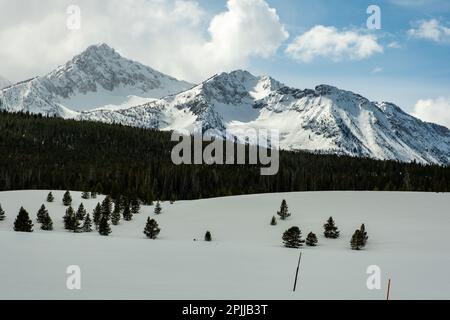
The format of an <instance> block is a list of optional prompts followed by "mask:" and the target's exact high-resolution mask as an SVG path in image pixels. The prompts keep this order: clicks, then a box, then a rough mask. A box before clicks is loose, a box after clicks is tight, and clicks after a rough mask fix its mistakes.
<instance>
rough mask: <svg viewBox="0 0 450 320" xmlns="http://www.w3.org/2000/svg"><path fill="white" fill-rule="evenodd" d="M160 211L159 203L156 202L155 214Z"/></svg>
mask: <svg viewBox="0 0 450 320" xmlns="http://www.w3.org/2000/svg"><path fill="white" fill-rule="evenodd" d="M161 211H162V208H161V204H160V203H159V200H158V201H156V205H155V214H160V213H161Z"/></svg>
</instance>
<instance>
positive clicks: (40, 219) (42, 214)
mask: <svg viewBox="0 0 450 320" xmlns="http://www.w3.org/2000/svg"><path fill="white" fill-rule="evenodd" d="M46 215H48V211H47V209H46V208H45V206H44V205H42V206H41V207H40V208H39V210H38V212H37V222H39V223H42V222H43V221H44V217H45V216H46Z"/></svg>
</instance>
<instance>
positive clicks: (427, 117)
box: [412, 97, 450, 128]
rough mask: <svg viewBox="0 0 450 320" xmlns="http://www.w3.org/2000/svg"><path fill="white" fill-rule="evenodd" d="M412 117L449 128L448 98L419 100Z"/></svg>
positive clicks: (449, 105) (449, 103)
mask: <svg viewBox="0 0 450 320" xmlns="http://www.w3.org/2000/svg"><path fill="white" fill-rule="evenodd" d="M412 115H413V116H415V117H417V118H419V119H422V120H423V121H427V122H434V123H438V124H441V125H443V126H446V127H447V128H450V97H438V98H436V99H424V100H419V101H417V103H416V105H415V107H414V111H413V113H412Z"/></svg>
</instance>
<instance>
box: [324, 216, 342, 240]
mask: <svg viewBox="0 0 450 320" xmlns="http://www.w3.org/2000/svg"><path fill="white" fill-rule="evenodd" d="M323 228H324V229H325V230H324V232H323V234H324V236H325V238H331V239H336V238H339V230H338V228H337V226H336V225H335V223H334V220H333V217H330V218H328V220H327V223H325V224H324V225H323Z"/></svg>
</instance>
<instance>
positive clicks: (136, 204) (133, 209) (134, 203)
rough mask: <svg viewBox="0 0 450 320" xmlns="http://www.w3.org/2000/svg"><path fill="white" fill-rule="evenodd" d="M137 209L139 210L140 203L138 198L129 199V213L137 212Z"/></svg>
mask: <svg viewBox="0 0 450 320" xmlns="http://www.w3.org/2000/svg"><path fill="white" fill-rule="evenodd" d="M139 210H141V205H140V203H139V200H138V199H137V198H133V199H132V200H131V213H132V214H139Z"/></svg>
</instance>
